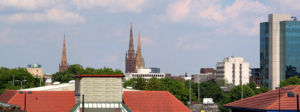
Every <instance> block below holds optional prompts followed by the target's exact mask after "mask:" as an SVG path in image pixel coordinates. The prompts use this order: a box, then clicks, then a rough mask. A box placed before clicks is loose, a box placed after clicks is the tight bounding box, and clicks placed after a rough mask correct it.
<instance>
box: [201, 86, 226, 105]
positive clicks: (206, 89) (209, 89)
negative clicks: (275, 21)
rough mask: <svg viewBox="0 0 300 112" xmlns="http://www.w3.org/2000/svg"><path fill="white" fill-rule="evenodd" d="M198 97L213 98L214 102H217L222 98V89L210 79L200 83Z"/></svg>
mask: <svg viewBox="0 0 300 112" xmlns="http://www.w3.org/2000/svg"><path fill="white" fill-rule="evenodd" d="M200 97H201V98H213V100H214V102H219V101H220V100H222V99H223V98H224V91H223V90H221V88H220V86H219V85H218V84H217V83H214V82H212V81H208V82H203V83H200Z"/></svg>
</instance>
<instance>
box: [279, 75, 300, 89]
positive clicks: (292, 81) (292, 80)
mask: <svg viewBox="0 0 300 112" xmlns="http://www.w3.org/2000/svg"><path fill="white" fill-rule="evenodd" d="M288 85H300V78H299V77H298V76H294V77H289V78H288V79H286V80H283V81H281V82H280V87H284V86H288Z"/></svg>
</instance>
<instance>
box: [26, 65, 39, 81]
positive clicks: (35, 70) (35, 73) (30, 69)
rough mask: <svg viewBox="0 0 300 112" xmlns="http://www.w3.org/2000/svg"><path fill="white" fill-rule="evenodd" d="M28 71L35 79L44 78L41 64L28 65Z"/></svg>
mask: <svg viewBox="0 0 300 112" xmlns="http://www.w3.org/2000/svg"><path fill="white" fill-rule="evenodd" d="M26 69H27V71H28V72H29V73H30V74H31V75H32V76H33V77H38V78H42V77H43V68H42V65H40V64H28V65H27V68H26Z"/></svg>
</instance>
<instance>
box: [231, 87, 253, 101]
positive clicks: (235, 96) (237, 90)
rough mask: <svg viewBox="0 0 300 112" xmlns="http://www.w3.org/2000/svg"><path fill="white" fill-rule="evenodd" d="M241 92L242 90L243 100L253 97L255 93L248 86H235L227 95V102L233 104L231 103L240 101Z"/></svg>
mask: <svg viewBox="0 0 300 112" xmlns="http://www.w3.org/2000/svg"><path fill="white" fill-rule="evenodd" d="M242 87H243V89H242ZM242 90H243V98H247V97H250V96H253V95H255V92H254V91H253V90H252V89H251V88H250V87H249V86H248V85H243V86H240V85H239V86H235V87H234V88H232V89H231V90H230V92H229V93H228V97H229V102H233V101H236V100H239V99H241V98H242V93H241V92H242Z"/></svg>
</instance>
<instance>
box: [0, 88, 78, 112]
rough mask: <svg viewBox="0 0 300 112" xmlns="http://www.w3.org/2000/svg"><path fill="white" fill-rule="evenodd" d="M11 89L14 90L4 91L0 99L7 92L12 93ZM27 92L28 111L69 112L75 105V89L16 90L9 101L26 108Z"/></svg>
mask: <svg viewBox="0 0 300 112" xmlns="http://www.w3.org/2000/svg"><path fill="white" fill-rule="evenodd" d="M11 91H14V90H6V91H4V92H3V94H4V95H3V94H2V95H1V96H0V99H5V98H4V97H5V94H11V93H12V92H11ZM25 93H26V111H28V112H68V111H70V110H71V109H72V107H73V106H74V105H75V92H74V91H32V93H29V92H28V91H23V92H22V93H20V92H19V91H15V95H14V96H13V97H11V98H10V99H9V100H8V101H7V103H9V104H14V105H19V106H21V109H22V110H24V104H25ZM3 101H4V100H3ZM0 102H2V100H0Z"/></svg>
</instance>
